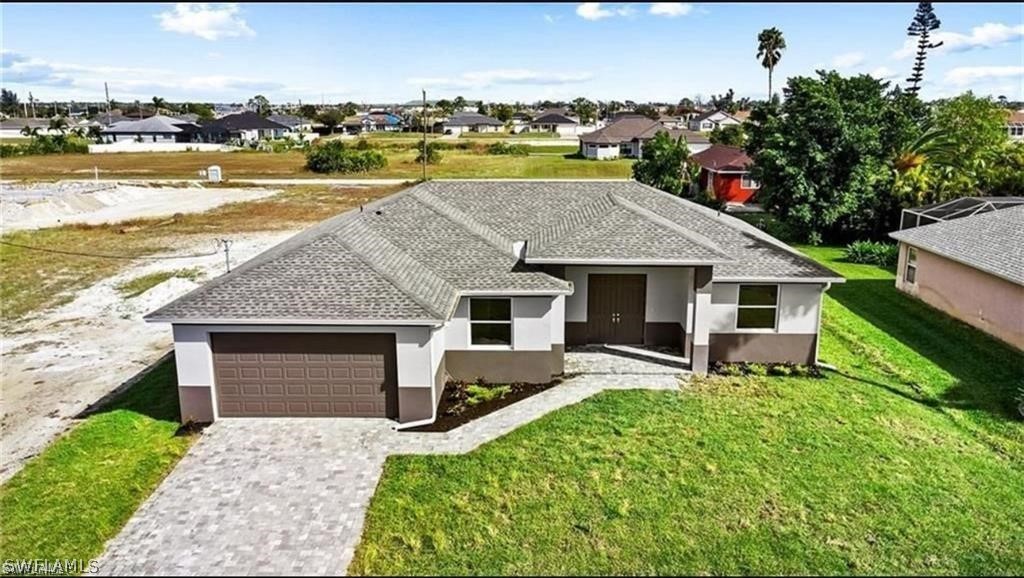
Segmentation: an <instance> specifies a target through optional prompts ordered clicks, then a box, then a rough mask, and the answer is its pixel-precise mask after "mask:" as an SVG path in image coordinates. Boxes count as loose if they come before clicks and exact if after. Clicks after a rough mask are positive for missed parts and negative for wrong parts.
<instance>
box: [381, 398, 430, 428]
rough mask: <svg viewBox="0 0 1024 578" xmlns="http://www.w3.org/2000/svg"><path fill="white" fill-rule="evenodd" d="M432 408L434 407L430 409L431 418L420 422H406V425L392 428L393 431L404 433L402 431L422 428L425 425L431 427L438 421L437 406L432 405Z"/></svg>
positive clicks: (401, 424) (402, 424)
mask: <svg viewBox="0 0 1024 578" xmlns="http://www.w3.org/2000/svg"><path fill="white" fill-rule="evenodd" d="M431 406H433V407H431V409H430V417H426V418H423V419H420V420H416V421H408V422H405V423H400V424H397V425H394V426H391V429H393V430H395V431H402V430H406V429H411V428H414V427H420V426H423V425H430V424H432V423H434V422H435V421H437V404H431Z"/></svg>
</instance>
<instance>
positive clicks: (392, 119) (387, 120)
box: [342, 112, 405, 134]
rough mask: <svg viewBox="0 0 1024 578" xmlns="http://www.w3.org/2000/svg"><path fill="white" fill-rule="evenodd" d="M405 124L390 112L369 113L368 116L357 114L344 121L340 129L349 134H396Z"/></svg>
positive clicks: (400, 118)
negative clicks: (385, 132)
mask: <svg viewBox="0 0 1024 578" xmlns="http://www.w3.org/2000/svg"><path fill="white" fill-rule="evenodd" d="M404 125H405V123H404V122H403V121H402V117H400V116H398V115H396V114H392V113H390V112H371V113H369V114H361V115H360V114H357V115H355V116H350V117H348V118H346V119H345V122H344V123H342V127H343V128H344V129H345V132H347V133H349V134H359V133H361V132H381V131H387V132H398V131H401V130H402V128H403V127H404Z"/></svg>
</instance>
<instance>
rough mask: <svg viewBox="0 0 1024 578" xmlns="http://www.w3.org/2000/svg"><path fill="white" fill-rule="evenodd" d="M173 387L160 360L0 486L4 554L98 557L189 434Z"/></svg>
mask: <svg viewBox="0 0 1024 578" xmlns="http://www.w3.org/2000/svg"><path fill="white" fill-rule="evenodd" d="M111 385H112V386H113V385H116V384H111ZM176 387H177V379H176V377H175V372H174V363H173V362H165V363H163V364H161V365H160V366H158V367H157V368H156V369H155V370H154V371H153V372H152V373H150V374H149V375H148V376H146V377H145V378H143V379H142V380H141V381H140V382H139V383H137V384H136V385H135V386H133V387H132V388H131V389H129V390H128V391H127V392H126V393H125V394H124V395H123V396H122V397H120V398H118V399H116V400H115V401H113V402H112V403H111V404H110V405H108V406H106V407H104V408H102V409H101V410H100V411H99V412H98V413H96V414H95V415H92V416H90V417H88V418H87V419H85V421H84V422H82V423H81V424H79V425H78V427H76V428H75V429H74V430H73V431H72V432H71V433H69V434H68V435H66V436H64V437H63V438H61V439H59V440H57V441H56V442H54V444H53V445H52V446H50V447H49V448H47V449H46V451H44V452H43V453H42V454H40V455H39V456H38V457H37V458H35V459H33V460H32V461H31V462H30V463H29V464H28V465H26V466H25V469H23V470H22V471H20V472H19V473H18V474H16V475H15V476H14V477H13V478H11V480H10V481H8V482H7V483H6V484H4V485H3V486H0V511H2V512H3V516H4V531H3V532H0V552H3V555H4V558H5V559H18V560H40V559H45V560H50V561H52V560H58V559H59V560H71V559H81V560H90V559H92V558H93V557H95V556H97V555H98V554H99V553H100V552H101V551H102V550H103V545H104V544H105V543H106V541H107V540H109V539H110V538H113V537H114V536H115V535H116V534H117V533H118V532H119V531H120V530H121V527H122V526H124V524H125V522H127V521H128V518H130V517H131V515H132V514H133V513H135V510H136V509H138V507H139V505H140V504H141V503H142V501H143V500H145V499H146V497H148V496H149V494H150V493H152V492H153V490H154V489H156V487H157V486H158V485H159V484H160V482H161V481H162V480H163V479H164V477H166V476H167V474H168V473H169V472H170V471H171V469H172V468H173V467H174V465H175V464H176V463H178V460H179V459H181V457H182V456H183V455H185V452H186V451H187V450H188V448H189V446H191V444H192V442H193V440H194V437H193V436H191V435H188V434H182V433H179V432H178V428H179V423H178V419H179V416H178V395H177V389H176Z"/></svg>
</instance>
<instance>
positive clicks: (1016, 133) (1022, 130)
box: [1006, 110, 1024, 142]
mask: <svg viewBox="0 0 1024 578" xmlns="http://www.w3.org/2000/svg"><path fill="white" fill-rule="evenodd" d="M1006 134H1007V136H1009V137H1010V140H1012V141H1016V142H1020V141H1024V110H1015V111H1013V112H1011V113H1010V114H1009V115H1008V118H1007V119H1006Z"/></svg>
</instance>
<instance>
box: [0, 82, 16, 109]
mask: <svg viewBox="0 0 1024 578" xmlns="http://www.w3.org/2000/svg"><path fill="white" fill-rule="evenodd" d="M0 111H3V112H4V113H5V114H9V115H17V114H18V113H19V112H21V111H19V110H18V93H16V92H14V91H13V90H7V89H6V88H4V89H0Z"/></svg>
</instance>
